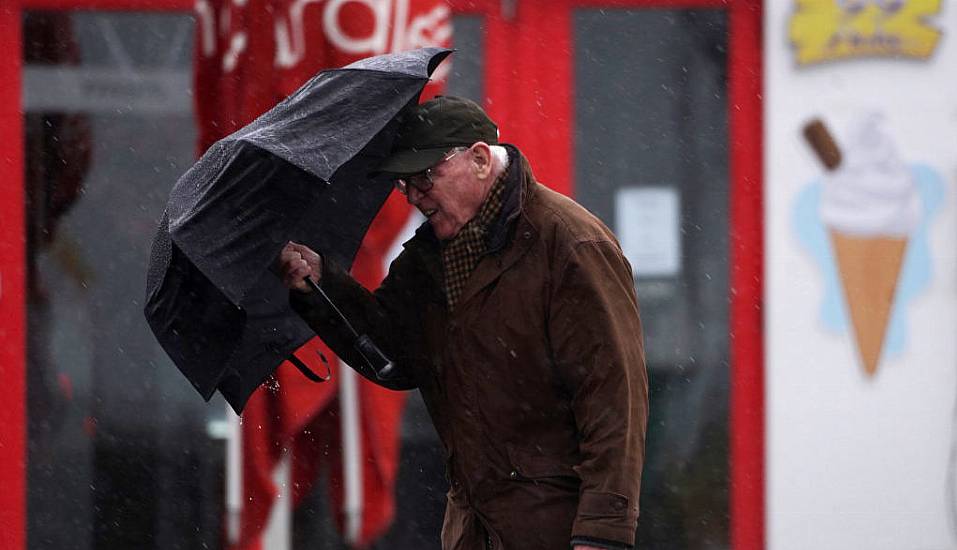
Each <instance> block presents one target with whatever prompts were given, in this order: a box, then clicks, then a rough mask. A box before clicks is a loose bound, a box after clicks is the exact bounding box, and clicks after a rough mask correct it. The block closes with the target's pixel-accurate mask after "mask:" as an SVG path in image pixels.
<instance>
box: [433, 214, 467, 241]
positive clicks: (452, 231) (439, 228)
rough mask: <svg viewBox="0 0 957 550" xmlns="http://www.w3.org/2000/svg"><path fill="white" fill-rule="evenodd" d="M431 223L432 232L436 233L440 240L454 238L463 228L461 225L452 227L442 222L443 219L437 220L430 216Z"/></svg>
mask: <svg viewBox="0 0 957 550" xmlns="http://www.w3.org/2000/svg"><path fill="white" fill-rule="evenodd" d="M429 224H431V225H432V232H433V233H435V237H436V238H437V239H439V240H440V241H447V240H449V239H452V238H454V237H455V236H456V235H458V234H459V231H460V230H461V229H462V228H461V227H458V228H455V227H451V226H450V225H449V224H447V223H442V221H441V220H440V221H438V222H436V221H435V219H434V218H429Z"/></svg>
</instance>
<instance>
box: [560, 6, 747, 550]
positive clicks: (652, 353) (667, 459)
mask: <svg viewBox="0 0 957 550" xmlns="http://www.w3.org/2000/svg"><path fill="white" fill-rule="evenodd" d="M572 21H573V27H574V38H573V44H574V87H575V94H574V105H575V119H574V120H575V131H574V143H575V148H574V157H575V177H574V196H575V198H576V199H577V200H578V201H579V202H580V203H582V204H583V205H584V206H586V207H587V208H588V209H589V210H591V211H592V212H594V213H595V214H597V215H598V216H599V217H600V218H602V219H603V220H604V221H605V223H606V224H608V226H609V227H611V228H612V229H613V230H614V231H615V233H616V235H617V236H618V238H619V240H620V241H621V244H622V248H623V250H624V251H625V254H626V256H627V257H628V259H629V260H630V262H631V264H632V266H633V268H634V270H635V273H636V285H637V289H638V297H639V302H640V304H641V308H642V321H643V323H644V329H645V335H644V337H645V342H646V353H647V362H648V369H649V383H650V386H651V393H650V399H651V413H650V416H651V421H650V423H649V427H648V440H647V450H646V453H647V456H646V463H645V471H644V475H643V483H642V496H641V499H642V512H641V518H640V520H639V528H638V533H639V537H638V538H639V545H640V546H641V547H642V548H662V549H665V548H667V549H683V548H687V549H698V548H726V547H728V545H729V536H728V509H729V508H728V485H729V471H728V387H729V323H728V304H729V281H728V277H729V269H728V235H729V218H728V197H729V185H728V181H729V174H728V159H729V156H728V116H727V88H726V80H727V70H726V67H727V18H726V14H725V12H724V10H718V9H668V8H655V9H615V10H605V9H600V8H597V7H591V8H579V9H576V10H575V12H574V15H573V18H572Z"/></svg>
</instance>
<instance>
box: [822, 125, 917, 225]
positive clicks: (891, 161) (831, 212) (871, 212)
mask: <svg viewBox="0 0 957 550" xmlns="http://www.w3.org/2000/svg"><path fill="white" fill-rule="evenodd" d="M849 138H850V139H849V140H848V143H846V144H844V146H843V151H842V153H843V158H844V160H843V162H842V163H841V165H840V166H839V167H838V169H837V170H835V171H834V173H832V174H830V175H829V176H828V177H827V178H825V182H824V194H823V197H822V200H821V219H822V220H823V221H824V223H825V224H826V225H827V226H828V227H830V228H831V229H834V230H836V231H840V232H842V233H847V234H852V235H866V236H871V235H875V236H876V235H882V236H907V235H910V234H911V233H912V232H913V231H914V229H915V228H916V227H917V223H918V221H919V220H920V211H921V199H920V193H919V192H918V189H917V185H916V184H915V182H914V179H913V177H912V176H911V172H910V170H908V168H907V166H905V165H904V163H903V162H901V160H900V157H899V156H898V154H897V148H896V147H895V145H894V142H893V140H892V139H891V138H890V136H889V135H888V134H887V133H886V132H885V131H884V127H883V120H882V118H881V116H880V115H878V114H876V113H872V114H869V115H868V116H866V117H864V118H862V119H860V120H858V121H856V123H855V124H854V125H853V127H852V129H851V132H850V134H849Z"/></svg>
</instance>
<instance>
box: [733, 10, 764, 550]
mask: <svg viewBox="0 0 957 550" xmlns="http://www.w3.org/2000/svg"><path fill="white" fill-rule="evenodd" d="M761 17H762V12H761V2H760V0H747V1H737V2H735V3H734V4H733V6H732V8H731V11H730V21H729V22H730V24H729V28H730V37H729V42H730V47H729V54H730V55H729V71H728V74H729V83H728V86H729V91H728V97H729V106H728V109H729V113H730V117H729V123H730V133H731V204H730V208H731V239H730V241H731V251H730V254H731V312H730V315H731V419H730V422H731V424H730V426H731V441H730V447H731V495H730V498H731V547H732V548H734V550H759V549H762V548H764V544H765V536H764V533H765V521H764V519H765V515H764V471H765V470H764V468H765V464H764V437H765V431H764V332H763V326H764V319H763V295H764V284H763V267H764V218H763V212H764V210H763V208H764V200H763V181H762V173H763V137H762V128H763V124H762V120H763V117H762V108H763V107H762V99H761V94H762V55H761V48H762V43H761V40H762V19H761Z"/></svg>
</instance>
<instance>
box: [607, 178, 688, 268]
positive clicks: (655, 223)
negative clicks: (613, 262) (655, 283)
mask: <svg viewBox="0 0 957 550" xmlns="http://www.w3.org/2000/svg"><path fill="white" fill-rule="evenodd" d="M680 217H681V200H680V197H679V195H678V191H677V190H676V189H672V188H670V187H624V188H621V189H619V190H618V194H617V195H616V197H615V220H616V225H617V228H616V231H615V233H616V234H617V235H618V239H619V240H620V241H621V248H622V250H623V251H624V253H625V257H626V258H628V261H629V262H630V263H631V267H632V269H634V270H635V274H636V275H637V276H638V277H641V278H646V277H672V276H675V275H677V274H678V273H680V271H681V231H680V226H679V220H680Z"/></svg>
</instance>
